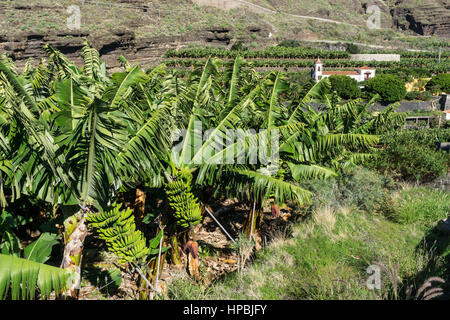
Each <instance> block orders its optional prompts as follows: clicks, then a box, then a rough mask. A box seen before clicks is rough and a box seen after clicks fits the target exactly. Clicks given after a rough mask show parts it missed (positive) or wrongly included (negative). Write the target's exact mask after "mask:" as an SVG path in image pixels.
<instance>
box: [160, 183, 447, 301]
mask: <svg viewBox="0 0 450 320" xmlns="http://www.w3.org/2000/svg"><path fill="white" fill-rule="evenodd" d="M396 198H397V201H398V210H397V213H396V215H395V217H394V219H389V220H388V219H387V218H385V217H384V216H381V215H375V214H369V213H367V212H361V211H358V210H355V209H350V208H345V209H338V210H334V209H332V208H330V207H323V208H321V209H319V210H317V212H316V213H315V215H314V217H313V218H312V219H310V220H309V221H307V222H303V223H300V224H297V225H295V226H294V228H293V234H292V235H293V237H292V238H290V239H282V238H280V239H278V240H277V241H275V242H273V243H272V244H271V245H270V246H269V247H268V249H265V250H263V251H261V252H259V253H258V254H257V258H256V260H255V261H254V263H253V264H252V265H251V266H249V267H248V268H247V269H246V270H245V271H244V272H243V273H240V274H239V273H236V274H233V275H230V276H228V277H226V278H225V279H223V280H222V281H221V282H218V283H215V284H214V285H213V286H211V287H210V288H209V289H206V290H205V288H204V287H202V286H200V285H198V284H195V283H193V282H191V281H189V280H186V279H180V280H176V281H175V282H174V284H173V285H172V286H171V291H170V294H169V296H168V297H169V298H172V299H383V298H388V297H389V298H393V295H392V281H391V280H390V277H389V275H388V274H387V273H386V272H383V273H382V282H383V288H382V290H369V289H368V288H367V286H366V281H367V278H368V276H369V275H368V274H367V273H366V269H367V267H368V266H369V265H372V264H373V263H374V262H381V263H382V264H383V265H384V266H386V267H387V268H388V269H389V270H393V268H394V265H395V264H398V266H399V273H398V274H399V278H398V281H399V288H400V289H399V297H400V298H404V297H405V292H404V289H405V286H406V285H409V284H412V285H413V286H414V288H415V289H414V291H413V292H415V291H416V290H417V288H418V287H419V286H421V285H422V283H423V282H424V279H426V278H428V277H430V276H440V277H444V279H446V280H447V287H446V291H447V292H448V290H449V289H450V288H449V286H448V282H449V281H448V278H449V274H448V271H449V270H448V269H446V268H448V264H449V256H447V258H446V259H447V260H445V258H443V257H442V255H443V253H444V252H445V251H447V252H448V250H449V249H450V246H449V245H450V239H449V237H448V236H447V237H439V236H438V235H437V233H436V231H435V230H434V229H435V226H436V224H437V223H438V221H439V220H440V219H443V218H445V217H446V214H447V212H449V209H450V195H449V194H448V193H443V192H437V191H432V190H429V189H425V188H419V189H416V188H413V189H409V190H404V191H400V192H399V193H398V194H396ZM393 220H394V221H393ZM395 221H402V222H404V223H398V222H395ZM434 240H437V242H436V243H434ZM431 243H434V246H433V247H431V246H430V244H431ZM446 270H447V271H446ZM204 290H205V291H204Z"/></svg>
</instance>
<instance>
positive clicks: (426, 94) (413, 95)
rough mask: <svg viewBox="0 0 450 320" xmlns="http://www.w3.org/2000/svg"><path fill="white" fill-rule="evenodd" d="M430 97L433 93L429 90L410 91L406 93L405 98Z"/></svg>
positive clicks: (418, 98)
mask: <svg viewBox="0 0 450 320" xmlns="http://www.w3.org/2000/svg"><path fill="white" fill-rule="evenodd" d="M432 97H433V95H432V94H431V93H430V92H429V91H411V92H407V93H406V96H405V99H406V100H421V101H428V100H430V99H431V98H432Z"/></svg>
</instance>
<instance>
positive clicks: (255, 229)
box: [244, 202, 263, 250]
mask: <svg viewBox="0 0 450 320" xmlns="http://www.w3.org/2000/svg"><path fill="white" fill-rule="evenodd" d="M262 221H263V208H262V206H261V205H260V204H258V203H256V202H255V203H254V204H253V205H252V206H251V208H250V212H249V214H248V217H247V221H246V222H245V224H244V234H245V235H246V236H247V237H248V238H249V239H251V238H253V240H254V241H255V245H256V249H257V250H258V249H259V248H261V235H260V232H259V229H260V227H261V224H262Z"/></svg>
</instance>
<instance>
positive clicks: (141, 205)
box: [134, 188, 146, 227]
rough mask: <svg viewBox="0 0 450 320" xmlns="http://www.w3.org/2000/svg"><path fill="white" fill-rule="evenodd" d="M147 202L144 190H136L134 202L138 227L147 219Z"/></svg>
mask: <svg viewBox="0 0 450 320" xmlns="http://www.w3.org/2000/svg"><path fill="white" fill-rule="evenodd" d="M145 200H146V194H145V191H144V189H143V188H136V194H135V200H134V216H135V218H136V225H137V226H138V227H141V226H142V221H143V220H144V217H145Z"/></svg>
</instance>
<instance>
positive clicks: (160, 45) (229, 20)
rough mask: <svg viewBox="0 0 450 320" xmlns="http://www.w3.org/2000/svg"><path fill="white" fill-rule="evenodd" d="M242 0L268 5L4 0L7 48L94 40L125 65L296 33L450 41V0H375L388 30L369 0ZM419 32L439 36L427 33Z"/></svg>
mask: <svg viewBox="0 0 450 320" xmlns="http://www.w3.org/2000/svg"><path fill="white" fill-rule="evenodd" d="M196 1H197V0H196ZM208 1H210V0H208ZM208 1H206V2H208ZM227 1H230V0H227ZM233 1H234V0H233ZM216 2H217V1H216ZM219 2H220V1H219ZM239 2H241V3H242V2H245V3H249V2H251V3H253V4H255V5H257V6H259V7H261V8H266V9H267V10H266V9H265V10H262V11H261V10H259V11H258V10H254V8H253V9H252V8H251V7H249V6H244V7H239V8H234V9H230V10H222V9H220V8H216V7H212V6H200V5H198V4H195V3H194V2H193V1H191V0H155V1H152V2H151V3H150V2H148V1H146V0H119V1H112V0H79V1H73V0H60V1H58V2H57V3H55V2H54V1H52V0H40V1H37V0H15V1H11V0H4V1H1V2H0V53H6V54H8V55H10V56H11V57H12V58H13V59H14V60H16V61H17V63H18V65H19V66H21V65H23V64H24V63H25V61H26V60H27V59H28V58H34V59H40V58H42V57H45V55H44V52H43V50H42V46H43V44H44V43H50V44H52V45H53V46H54V47H56V48H57V49H59V50H60V51H62V52H63V53H65V54H67V55H68V56H69V58H71V59H73V60H75V61H77V59H78V58H79V57H78V56H77V55H75V54H74V53H75V52H77V51H78V50H79V49H80V48H81V47H82V42H83V40H84V39H85V38H87V39H88V40H90V42H91V43H92V44H93V46H94V47H96V48H97V49H98V50H99V51H100V54H101V55H102V58H103V59H104V60H105V61H106V62H107V63H108V65H109V66H111V67H113V68H114V67H117V66H119V63H118V61H117V57H118V56H119V55H125V56H126V57H127V58H128V59H129V60H130V61H131V62H136V63H141V64H143V65H152V64H155V63H157V62H159V61H161V59H162V57H163V55H164V54H165V53H166V52H167V50H168V49H171V48H173V49H179V48H183V47H187V46H189V45H193V44H194V45H205V44H207V45H214V46H221V47H224V46H225V47H231V45H232V44H233V43H235V42H237V41H242V42H244V43H245V44H246V45H247V46H249V47H250V48H261V47H266V46H270V45H275V44H277V43H279V42H280V41H281V40H283V39H295V40H309V41H317V40H338V41H347V42H349V41H350V42H358V43H365V44H377V45H382V46H387V47H392V48H395V47H401V48H407V47H410V48H415V49H429V48H431V47H434V48H436V47H438V46H440V45H444V46H448V43H449V42H448V41H447V40H446V39H447V38H446V37H447V36H448V25H447V24H446V22H447V23H448V21H450V19H448V18H446V17H448V11H449V10H448V4H445V2H444V1H441V0H420V1H413V2H414V3H416V2H417V3H416V4H415V5H416V6H425V8H428V11H426V12H428V16H427V15H426V13H423V14H424V15H425V16H424V17H422V16H419V15H418V14H417V10H416V9H415V6H411V5H410V4H411V1H408V4H405V3H406V1H404V2H399V1H397V2H395V3H391V1H381V0H376V1H371V2H370V3H377V5H379V7H380V9H381V11H382V29H380V30H368V29H367V27H366V20H367V18H368V15H367V14H366V13H365V12H366V8H367V5H368V1H367V0H327V1H325V0H316V1H307V0H298V1H292V0H289V1H288V0H280V1H272V0H249V1H244V0H239ZM222 3H225V2H223V1H222ZM71 6H76V7H77V8H78V9H79V12H80V27H79V28H72V27H69V25H68V21H69V20H70V19H72V18H73V17H74V13H75V11H74V9H73V7H71ZM433 6H434V7H433ZM411 10H412V11H411ZM391 13H392V14H394V19H393V17H392V16H391ZM433 14H434V16H433ZM410 16H411V17H412V18H410ZM411 19H413V20H411ZM330 20H333V21H338V22H341V23H339V24H338V23H334V22H330ZM408 21H415V22H414V23H409V22H408ZM393 26H394V27H393ZM395 26H398V28H399V30H401V31H400V32H399V31H398V30H397V29H396V27H395ZM416 26H420V27H416ZM410 29H411V30H410ZM421 30H422V31H423V32H422V31H421ZM414 31H417V32H419V33H420V32H422V33H423V34H426V35H430V34H438V35H439V36H438V37H436V36H432V37H429V38H423V37H418V36H417V33H415V32H414Z"/></svg>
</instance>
